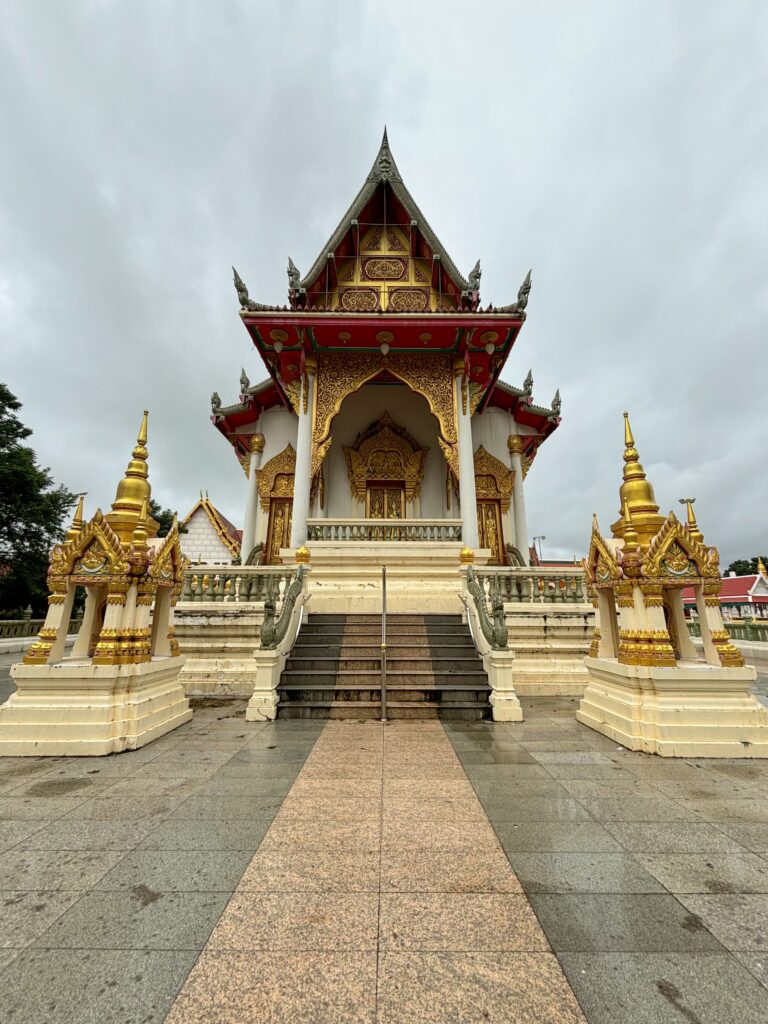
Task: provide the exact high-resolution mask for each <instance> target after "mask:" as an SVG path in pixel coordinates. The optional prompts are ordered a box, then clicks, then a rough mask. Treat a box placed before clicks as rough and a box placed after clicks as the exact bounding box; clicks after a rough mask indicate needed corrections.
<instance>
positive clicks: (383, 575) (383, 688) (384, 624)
mask: <svg viewBox="0 0 768 1024" xmlns="http://www.w3.org/2000/svg"><path fill="white" fill-rule="evenodd" d="M381 720H382V722H386V720H387V567H386V565H382V567H381Z"/></svg>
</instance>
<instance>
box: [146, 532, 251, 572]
mask: <svg viewBox="0 0 768 1024" xmlns="http://www.w3.org/2000/svg"><path fill="white" fill-rule="evenodd" d="M230 540H231V538H230ZM230 550H231V549H230ZM187 562H188V559H186V558H185V557H184V555H183V554H182V551H181V544H180V543H179V527H178V524H177V523H175V522H174V524H173V526H172V527H171V528H170V530H169V531H168V534H167V536H165V537H163V541H162V543H161V544H160V546H159V547H157V548H156V549H155V553H154V557H153V559H152V561H151V562H150V564H149V577H150V579H152V580H154V581H155V582H156V583H157V584H158V585H159V586H164V587H165V586H176V585H177V584H180V583H181V582H182V581H183V579H184V568H185V566H186V564H187Z"/></svg>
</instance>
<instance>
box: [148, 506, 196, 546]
mask: <svg viewBox="0 0 768 1024" xmlns="http://www.w3.org/2000/svg"><path fill="white" fill-rule="evenodd" d="M149 514H150V515H151V516H152V518H153V519H155V520H156V521H157V522H158V523H159V524H160V529H159V530H158V531H157V536H158V537H167V536H168V533H169V531H170V529H171V526H172V525H173V517H174V516H175V515H177V513H176V512H174V511H173V510H172V509H170V508H162V506H161V505H160V502H159V501H155V499H154V498H150V499H149ZM186 532H187V528H186V526H182V525H181V523H179V533H186Z"/></svg>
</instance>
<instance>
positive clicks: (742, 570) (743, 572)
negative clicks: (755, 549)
mask: <svg viewBox="0 0 768 1024" xmlns="http://www.w3.org/2000/svg"><path fill="white" fill-rule="evenodd" d="M758 559H762V562H763V565H766V566H768V555H755V556H754V557H752V558H737V559H736V561H735V562H731V564H730V565H729V566H728V568H727V569H726V570H725V571H726V574H728V573H730V572H735V573H736V575H737V576H752V575H754V573H756V572H757V561H758Z"/></svg>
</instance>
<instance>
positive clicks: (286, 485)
mask: <svg viewBox="0 0 768 1024" xmlns="http://www.w3.org/2000/svg"><path fill="white" fill-rule="evenodd" d="M295 472H296V450H295V448H294V447H293V445H292V444H290V443H289V444H287V445H286V446H285V448H283V450H282V451H281V452H279V453H278V454H277V455H275V456H274V458H272V459H270V460H269V462H267V463H265V465H263V466H262V467H261V469H260V470H259V471H258V477H257V480H258V487H259V498H260V499H261V507H262V508H263V509H264V511H265V512H268V511H269V500H270V498H271V497H273V495H274V492H275V484H276V483H277V490H278V491H279V492H280V493H279V495H277V496H279V497H284V498H289V497H290V496H291V495H292V494H293V477H294V474H295ZM288 477H290V480H288V479H287V478H288Z"/></svg>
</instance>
